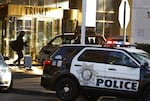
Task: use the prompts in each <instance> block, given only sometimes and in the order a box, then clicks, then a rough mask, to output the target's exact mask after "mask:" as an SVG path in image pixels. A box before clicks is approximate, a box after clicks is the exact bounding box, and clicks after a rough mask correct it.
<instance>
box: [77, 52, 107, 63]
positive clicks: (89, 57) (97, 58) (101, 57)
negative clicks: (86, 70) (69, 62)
mask: <svg viewBox="0 0 150 101" xmlns="http://www.w3.org/2000/svg"><path fill="white" fill-rule="evenodd" d="M106 55H107V54H106V52H105V51H103V50H86V51H84V52H83V53H82V54H81V55H80V57H79V59H78V60H79V61H86V62H97V63H106V61H107V56H106Z"/></svg>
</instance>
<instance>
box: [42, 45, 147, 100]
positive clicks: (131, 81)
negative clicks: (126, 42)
mask: <svg viewBox="0 0 150 101" xmlns="http://www.w3.org/2000/svg"><path fill="white" fill-rule="evenodd" d="M54 54H55V53H54ZM57 57H59V59H57V60H52V61H50V62H49V64H45V65H47V66H44V67H45V68H44V70H43V71H44V72H43V75H42V77H41V86H43V87H44V88H46V89H50V90H56V94H57V95H58V97H59V98H60V99H61V100H63V101H73V99H75V98H76V97H77V96H79V94H84V95H89V94H91V95H97V96H101V95H111V96H122V95H123V96H125V95H126V96H128V97H134V98H136V99H137V100H139V101H150V56H149V54H148V53H146V52H145V51H143V50H140V49H136V48H125V47H122V48H121V47H120V48H102V47H98V46H93V47H89V46H87V47H84V48H83V49H81V50H80V51H79V52H78V53H77V54H76V55H75V56H74V58H73V59H72V61H71V64H70V65H67V66H66V65H65V62H64V60H65V59H63V57H61V56H60V55H58V56H57ZM58 64H59V65H58ZM46 68H49V69H46ZM45 70H51V71H53V72H50V73H49V72H46V71H45ZM131 95H133V96H131ZM137 100H136V101H137Z"/></svg>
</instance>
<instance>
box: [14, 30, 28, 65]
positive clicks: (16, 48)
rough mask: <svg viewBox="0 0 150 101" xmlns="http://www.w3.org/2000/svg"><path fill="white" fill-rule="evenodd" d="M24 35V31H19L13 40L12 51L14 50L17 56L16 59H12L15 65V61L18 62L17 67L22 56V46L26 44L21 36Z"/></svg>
mask: <svg viewBox="0 0 150 101" xmlns="http://www.w3.org/2000/svg"><path fill="white" fill-rule="evenodd" d="M24 35H25V32H24V31H21V32H20V33H19V35H18V37H17V39H16V40H15V41H14V46H13V47H14V49H13V50H14V51H16V53H17V55H18V58H17V60H15V61H14V64H15V65H16V63H17V62H18V67H20V61H21V59H22V58H23V52H22V50H23V47H24V46H27V45H26V44H25V42H24V41H23V36H24Z"/></svg>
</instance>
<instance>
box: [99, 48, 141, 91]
mask: <svg viewBox="0 0 150 101" xmlns="http://www.w3.org/2000/svg"><path fill="white" fill-rule="evenodd" d="M107 55H108V64H107V65H106V78H105V79H103V82H102V80H99V85H104V87H105V88H110V89H117V90H125V91H135V92H136V91H138V86H139V79H140V68H138V66H137V64H136V61H135V60H134V59H133V58H132V57H130V56H129V55H127V54H126V53H125V52H123V51H122V52H121V51H117V50H116V51H108V53H107Z"/></svg>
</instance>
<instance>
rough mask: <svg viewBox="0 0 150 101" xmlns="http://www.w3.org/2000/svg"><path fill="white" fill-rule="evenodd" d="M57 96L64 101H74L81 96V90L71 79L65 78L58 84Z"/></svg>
mask: <svg viewBox="0 0 150 101" xmlns="http://www.w3.org/2000/svg"><path fill="white" fill-rule="evenodd" d="M56 94H57V95H58V97H59V98H60V99H61V100H62V101H73V100H74V99H75V98H76V97H77V96H78V94H79V88H78V86H77V85H76V83H75V82H74V81H73V80H72V79H70V78H64V79H61V80H60V81H58V83H57V84H56Z"/></svg>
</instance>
